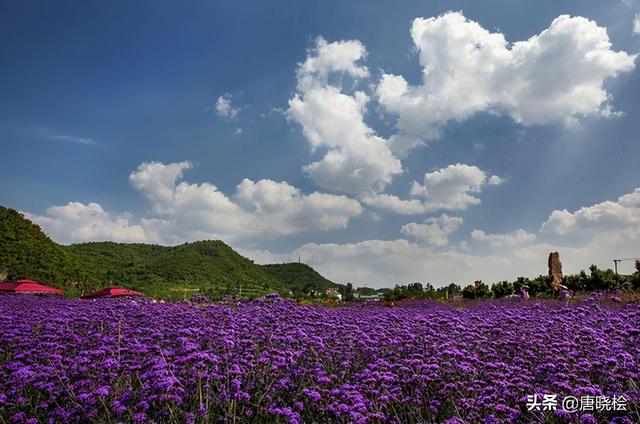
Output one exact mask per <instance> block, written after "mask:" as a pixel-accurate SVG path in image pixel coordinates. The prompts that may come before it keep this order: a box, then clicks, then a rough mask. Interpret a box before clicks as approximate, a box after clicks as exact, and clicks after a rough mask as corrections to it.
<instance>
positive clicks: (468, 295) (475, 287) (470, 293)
mask: <svg viewBox="0 0 640 424" xmlns="http://www.w3.org/2000/svg"><path fill="white" fill-rule="evenodd" d="M490 296H491V289H490V288H489V286H488V285H486V284H485V283H483V282H482V281H480V280H478V281H475V282H474V283H473V284H469V285H468V286H467V287H465V288H464V289H463V290H462V297H463V298H465V299H486V298H488V297H490Z"/></svg>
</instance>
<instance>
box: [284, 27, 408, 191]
mask: <svg viewBox="0 0 640 424" xmlns="http://www.w3.org/2000/svg"><path fill="white" fill-rule="evenodd" d="M365 56H366V49H365V47H364V46H363V45H362V43H360V42H359V41H357V40H349V41H337V42H333V43H328V42H327V41H325V40H324V39H323V38H318V39H317V40H316V44H315V47H314V48H313V49H311V50H310V51H309V54H308V56H307V59H306V60H305V62H303V63H301V64H299V65H298V70H297V79H298V85H297V90H296V93H295V94H294V96H293V97H292V98H291V99H290V100H289V108H288V109H287V111H286V115H287V116H288V118H289V119H290V120H292V121H294V122H296V123H298V124H300V126H301V127H302V131H303V133H304V135H305V137H306V139H307V141H308V142H309V144H310V146H311V148H312V150H314V151H315V150H317V149H323V150H326V153H325V154H324V157H323V158H322V159H320V160H319V161H316V162H313V163H310V164H308V165H306V166H305V167H304V171H305V172H306V173H307V174H308V175H309V176H310V177H311V178H312V180H313V181H314V183H315V184H317V185H318V186H319V187H322V188H324V189H326V190H330V191H336V192H341V193H347V194H352V195H360V194H361V193H363V192H377V191H381V190H382V189H383V188H384V187H385V186H386V185H388V184H389V183H391V180H392V178H393V176H394V175H396V174H400V173H401V172H402V166H401V163H400V160H399V159H398V158H396V157H395V156H394V155H393V154H392V153H391V151H390V150H389V146H388V143H387V141H386V140H385V139H384V138H382V137H380V136H378V135H377V134H376V132H375V131H374V130H373V129H372V128H370V127H369V126H368V125H367V124H366V123H365V122H364V114H365V112H366V105H367V103H368V101H369V97H368V96H367V94H366V93H365V92H364V91H359V90H356V91H353V92H352V93H349V92H346V91H345V90H343V88H342V83H344V84H348V83H349V82H353V80H357V79H361V78H364V77H367V76H368V75H369V72H368V70H367V68H366V67H365V66H363V65H359V64H358V63H359V62H360V61H361V60H362V59H363V58H364V57H365ZM343 79H347V80H349V79H350V80H351V81H343Z"/></svg>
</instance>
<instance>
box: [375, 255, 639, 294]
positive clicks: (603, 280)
mask: <svg viewBox="0 0 640 424" xmlns="http://www.w3.org/2000/svg"><path fill="white" fill-rule="evenodd" d="M636 269H637V272H636V273H635V274H633V275H631V276H628V275H619V274H616V273H615V272H613V271H612V270H611V269H606V270H602V269H599V268H598V267H597V266H595V265H591V267H589V272H588V273H587V272H585V271H580V272H579V273H577V274H570V275H565V276H564V277H563V279H562V281H563V284H564V285H565V286H567V287H568V288H569V290H571V291H573V292H590V291H597V290H612V289H615V288H618V287H622V286H624V285H627V286H629V287H631V288H634V289H640V261H638V262H636ZM552 281H553V280H552V278H551V277H550V276H548V275H540V276H538V277H536V278H532V279H530V278H526V277H518V278H517V279H516V280H515V281H499V282H496V283H494V284H492V285H491V286H489V285H488V284H486V283H483V282H482V281H475V282H474V283H473V284H469V285H468V286H466V287H464V288H461V287H460V286H459V285H458V284H450V285H449V286H447V287H441V288H438V289H436V288H434V287H433V286H432V285H431V284H428V283H427V284H421V283H412V284H408V285H396V286H395V287H394V288H393V289H389V290H387V291H386V292H385V300H389V301H396V300H403V299H441V300H445V299H447V298H449V299H451V298H453V297H455V296H459V295H462V297H463V298H465V299H486V298H496V299H499V298H503V297H508V296H511V295H515V294H518V293H519V291H520V289H521V288H522V287H524V286H526V287H527V291H528V292H529V294H530V295H531V296H535V297H554V296H556V295H557V292H556V290H555V289H554V288H553V285H552Z"/></svg>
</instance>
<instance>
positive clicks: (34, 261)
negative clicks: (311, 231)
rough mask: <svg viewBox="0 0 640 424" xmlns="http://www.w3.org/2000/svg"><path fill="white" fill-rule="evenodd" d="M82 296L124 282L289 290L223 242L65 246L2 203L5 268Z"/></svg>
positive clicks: (185, 293)
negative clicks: (169, 244) (173, 244)
mask: <svg viewBox="0 0 640 424" xmlns="http://www.w3.org/2000/svg"><path fill="white" fill-rule="evenodd" d="M2 271H6V272H7V275H8V279H10V280H11V279H15V278H31V279H34V280H38V281H41V282H43V283H46V284H48V285H52V286H56V287H60V288H64V289H65V290H66V293H67V294H68V295H72V296H73V295H79V294H82V293H86V292H89V291H92V290H97V289H100V288H103V287H105V286H106V285H108V284H113V285H122V286H125V287H128V288H131V289H135V290H140V291H143V292H145V293H147V294H149V295H151V296H153V297H158V298H174V299H180V298H183V297H189V296H190V295H191V293H192V292H194V291H200V292H202V293H204V294H207V295H209V296H211V297H213V298H218V297H220V296H222V295H223V294H226V293H234V294H237V295H239V296H243V297H244V296H248V297H254V296H260V295H264V294H266V293H270V292H274V291H277V292H280V293H283V294H285V293H287V292H288V289H287V288H286V287H285V285H284V284H283V283H281V282H280V281H279V280H278V279H276V278H274V277H273V276H271V275H270V274H269V273H267V272H265V271H264V270H263V268H261V267H260V266H258V265H256V264H254V263H253V262H252V261H251V260H249V259H247V258H245V257H243V256H241V255H240V254H238V253H237V252H235V251H234V250H233V249H232V248H230V247H229V246H227V245H226V244H225V243H223V242H221V241H200V242H195V243H185V244H182V245H179V246H172V247H167V246H157V245H149V244H126V243H112V242H95V243H81V244H73V245H70V246H63V245H59V244H57V243H55V242H53V241H52V240H51V239H49V237H47V235H46V234H44V233H43V232H42V230H41V229H40V227H39V226H37V225H36V224H33V223H32V222H30V221H29V220H27V219H26V218H24V217H23V216H22V215H21V214H20V213H18V212H16V211H14V210H12V209H8V208H4V207H1V206H0V272H2Z"/></svg>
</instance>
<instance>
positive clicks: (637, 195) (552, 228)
mask: <svg viewBox="0 0 640 424" xmlns="http://www.w3.org/2000/svg"><path fill="white" fill-rule="evenodd" d="M630 227H640V187H639V188H636V189H635V190H634V191H633V192H631V193H629V194H625V195H624V196H621V197H619V198H618V200H617V201H616V202H612V201H605V202H601V203H597V204H595V205H592V206H585V207H582V208H580V209H578V210H577V211H575V212H569V211H568V210H567V209H562V210H554V211H553V212H551V215H549V218H548V219H547V221H546V222H544V223H543V224H542V227H541V231H543V232H549V233H556V234H560V235H567V234H570V233H578V232H588V231H598V230H599V231H609V230H615V229H623V228H630Z"/></svg>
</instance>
